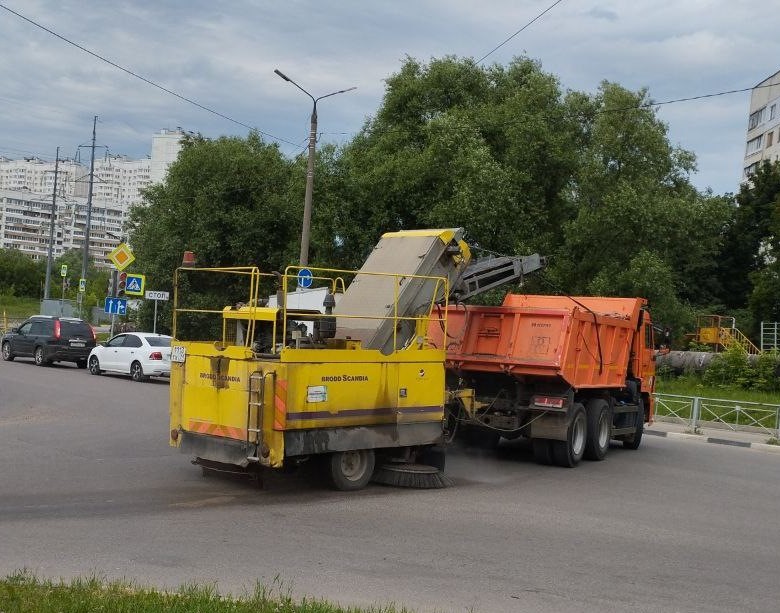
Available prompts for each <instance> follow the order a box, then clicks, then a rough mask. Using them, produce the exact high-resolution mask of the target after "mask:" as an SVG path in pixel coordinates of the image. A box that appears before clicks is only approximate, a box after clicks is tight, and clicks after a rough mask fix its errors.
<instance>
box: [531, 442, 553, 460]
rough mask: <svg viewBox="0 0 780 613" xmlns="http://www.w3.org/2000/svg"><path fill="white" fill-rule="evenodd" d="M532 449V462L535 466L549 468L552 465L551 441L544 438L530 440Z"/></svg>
mask: <svg viewBox="0 0 780 613" xmlns="http://www.w3.org/2000/svg"><path fill="white" fill-rule="evenodd" d="M531 445H532V446H533V448H534V460H535V461H536V463H537V464H544V465H545V466H549V465H550V464H552V463H553V455H552V441H551V440H549V439H546V438H535V439H531Z"/></svg>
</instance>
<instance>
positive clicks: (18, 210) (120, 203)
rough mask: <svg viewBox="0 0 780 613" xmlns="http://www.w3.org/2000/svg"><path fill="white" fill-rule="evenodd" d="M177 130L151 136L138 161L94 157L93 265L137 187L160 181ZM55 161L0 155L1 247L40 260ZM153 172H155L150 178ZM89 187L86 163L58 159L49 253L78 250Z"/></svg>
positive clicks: (113, 240) (177, 145)
mask: <svg viewBox="0 0 780 613" xmlns="http://www.w3.org/2000/svg"><path fill="white" fill-rule="evenodd" d="M183 136H184V133H183V132H182V131H181V130H180V129H177V130H161V131H160V132H159V133H157V134H155V135H154V136H153V137H152V155H151V157H149V158H145V159H142V160H131V159H128V158H127V157H124V156H116V155H112V156H106V157H104V158H100V159H96V160H95V174H94V177H93V186H92V213H91V224H90V232H89V234H90V237H89V251H90V255H91V257H92V258H93V259H94V261H95V263H96V264H97V265H98V266H108V265H109V262H108V260H107V258H106V256H107V255H108V253H110V252H111V251H112V250H113V249H114V248H115V247H116V246H117V245H118V244H119V242H120V240H121V238H122V237H123V236H124V224H125V221H126V220H127V215H128V212H129V210H130V207H131V206H132V205H134V204H141V203H142V202H143V198H142V195H141V190H142V189H143V188H145V187H146V186H148V185H150V184H151V183H154V182H161V181H163V180H164V179H165V173H166V172H167V170H168V166H170V164H171V163H173V162H174V161H175V160H176V157H177V156H178V153H179V150H180V149H181V138H182V137H183ZM54 167H55V163H54V162H44V161H42V160H39V159H37V158H26V159H22V160H10V159H7V158H2V157H0V248H3V249H18V250H19V251H22V252H23V253H26V254H27V255H29V256H31V257H32V258H33V259H36V260H38V259H45V258H46V257H47V253H48V247H49V232H50V225H51V218H52V210H51V209H52V196H53V192H54ZM152 175H154V176H152ZM88 191H89V166H88V165H87V166H85V165H83V164H79V163H77V162H75V161H73V160H60V163H59V167H58V177H57V204H56V211H55V213H54V241H53V253H54V256H55V257H57V256H59V255H61V254H62V253H63V252H64V251H67V250H69V249H74V248H77V249H83V246H84V234H85V232H84V229H85V225H86V216H87V192H88Z"/></svg>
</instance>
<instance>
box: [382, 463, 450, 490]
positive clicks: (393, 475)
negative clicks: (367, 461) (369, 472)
mask: <svg viewBox="0 0 780 613" xmlns="http://www.w3.org/2000/svg"><path fill="white" fill-rule="evenodd" d="M371 480H372V481H373V482H374V483H382V484H384V485H393V486H395V487H411V488H416V489H440V488H443V487H450V486H451V485H453V483H452V480H451V479H450V478H449V477H447V476H446V475H445V474H444V473H442V472H441V471H440V470H439V469H438V468H436V467H435V466H428V465H427V464H410V463H405V462H404V463H401V462H390V463H388V464H383V465H382V466H380V467H379V468H377V469H376V471H374V476H373V477H372V478H371Z"/></svg>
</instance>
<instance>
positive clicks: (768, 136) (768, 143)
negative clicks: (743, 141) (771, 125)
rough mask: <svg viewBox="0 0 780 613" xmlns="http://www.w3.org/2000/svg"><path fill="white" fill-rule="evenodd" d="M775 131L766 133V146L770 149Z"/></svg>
mask: <svg viewBox="0 0 780 613" xmlns="http://www.w3.org/2000/svg"><path fill="white" fill-rule="evenodd" d="M774 136H775V133H774V132H767V133H766V148H767V149H769V147H771V146H772V139H773V138H774Z"/></svg>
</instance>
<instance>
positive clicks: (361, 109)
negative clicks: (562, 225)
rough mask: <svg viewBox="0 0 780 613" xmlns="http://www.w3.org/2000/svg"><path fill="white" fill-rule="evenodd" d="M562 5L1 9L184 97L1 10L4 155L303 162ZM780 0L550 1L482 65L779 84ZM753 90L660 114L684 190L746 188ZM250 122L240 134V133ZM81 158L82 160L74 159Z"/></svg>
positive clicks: (73, 2)
mask: <svg viewBox="0 0 780 613" xmlns="http://www.w3.org/2000/svg"><path fill="white" fill-rule="evenodd" d="M553 2H554V0H483V1H481V2H475V1H473V0H416V1H414V2H411V1H407V0H371V1H366V0H340V1H338V2H334V1H332V0H284V1H272V0H265V1H264V0H230V1H228V0H209V1H206V0H132V1H130V0H112V1H111V2H106V1H105V0H0V6H5V7H7V8H9V9H11V10H13V11H16V12H18V13H20V14H22V15H24V16H25V17H27V18H28V19H30V20H32V21H35V22H37V23H39V24H40V25H42V26H44V27H46V28H48V29H49V30H52V31H53V32H56V33H57V34H59V35H60V36H62V37H64V38H67V39H69V40H71V41H73V42H74V43H77V44H79V45H81V46H82V47H85V48H87V49H89V50H90V51H92V52H94V53H96V54H98V55H100V56H103V57H104V58H106V59H109V60H110V61H112V62H114V63H116V64H119V65H121V66H122V67H124V68H127V69H129V70H130V71H132V72H134V73H136V74H138V75H140V76H142V77H144V78H146V79H148V80H150V81H153V82H155V83H157V84H159V85H162V86H164V87H165V88H167V89H169V90H172V91H174V92H176V93H177V94H179V95H181V96H183V97H185V98H189V99H191V100H193V101H195V102H197V103H198V104H200V105H202V106H205V107H208V108H209V109H212V110H214V111H216V112H217V113H220V114H221V115H224V116H227V117H229V118H231V119H233V120H235V121H237V122H239V123H235V122H233V121H230V120H228V119H225V118H224V117H220V116H218V115H216V114H214V113H211V112H208V111H206V110H203V109H202V108H199V107H197V106H195V105H193V104H190V103H188V102H185V101H184V100H181V99H180V98H177V97H175V96H173V95H171V94H169V93H166V92H163V91H161V90H160V89H157V88H155V87H153V86H151V85H149V84H147V83H145V82H143V81H141V80H139V79H137V78H135V77H133V76H130V75H128V74H127V73H125V72H122V71H121V70H118V69H117V68H114V67H112V66H110V65H108V64H107V63H104V62H103V61H100V60H99V59H97V58H95V57H93V56H91V55H89V54H87V53H86V52H84V51H82V50H80V49H78V48H76V47H74V46H72V45H70V44H68V43H66V42H64V41H63V40H61V39H59V38H57V37H56V36H54V35H53V34H51V33H48V32H45V31H43V30H41V29H39V28H38V27H36V26H34V25H32V24H31V23H29V22H27V21H24V20H23V19H21V18H20V17H18V16H16V15H13V14H11V13H9V12H8V11H6V10H4V9H3V8H1V7H0V156H5V157H10V158H21V157H25V156H33V155H35V156H38V157H41V158H43V159H49V160H53V159H54V157H55V150H56V148H57V146H60V147H61V152H62V155H64V156H65V157H73V156H74V155H75V154H76V151H77V150H78V148H79V146H80V145H87V144H89V141H90V139H91V133H92V118H93V116H95V115H97V116H98V117H99V120H98V124H97V143H98V145H101V146H102V147H101V149H99V150H98V155H100V154H101V153H102V152H105V151H110V153H112V154H118V155H127V156H130V157H131V158H141V157H144V156H146V155H149V153H150V149H151V138H152V135H153V134H154V133H155V132H158V131H159V130H160V129H163V128H167V129H175V128H177V127H181V128H182V129H183V130H185V131H192V132H199V133H201V134H203V135H204V136H207V137H214V138H216V137H219V136H222V135H240V136H245V135H246V134H247V133H248V128H247V127H245V126H252V127H254V128H257V129H258V130H260V131H261V133H263V134H264V138H265V139H266V140H268V141H270V142H278V143H279V145H280V148H281V150H282V151H283V152H284V153H285V154H286V155H289V156H293V155H297V154H299V153H301V152H304V151H305V147H306V141H307V138H308V127H309V116H310V113H311V107H312V103H311V100H310V99H309V98H308V97H307V96H306V95H305V94H304V93H303V92H301V91H300V90H298V89H296V88H295V87H294V86H293V85H292V84H290V83H287V82H285V81H283V80H282V79H281V78H279V77H278V76H277V75H276V74H274V69H278V70H280V71H282V72H283V73H285V74H286V75H287V76H288V77H290V78H291V79H293V80H294V81H296V83H298V84H299V85H300V86H301V87H303V88H304V89H306V90H307V91H309V92H311V93H312V94H313V95H314V96H315V97H317V96H320V95H323V94H327V93H330V92H333V91H336V90H340V89H346V88H349V87H356V88H357V89H356V90H355V91H352V92H348V93H344V94H339V95H337V96H333V97H330V98H327V99H325V100H322V101H321V102H319V103H318V107H317V108H318V119H319V132H320V140H319V143H326V142H334V143H342V142H344V141H346V140H349V139H350V138H351V137H353V136H354V135H355V134H356V133H357V132H358V131H359V130H360V128H361V127H362V126H363V124H364V122H365V121H366V119H367V118H369V117H371V116H373V115H374V114H375V113H376V111H377V109H378V108H379V107H380V105H381V103H382V97H383V95H384V85H385V79H386V78H387V77H389V76H390V75H392V74H394V73H396V72H397V71H398V70H399V69H400V68H401V65H402V63H403V61H404V59H405V58H406V57H407V56H410V57H413V58H415V59H417V60H419V61H422V62H427V61H429V60H430V59H431V58H439V57H443V56H445V55H455V56H458V57H473V58H475V59H479V58H481V57H483V56H484V55H486V54H488V53H489V52H490V51H492V50H493V49H494V48H495V47H496V46H498V45H499V44H500V43H502V42H503V41H505V40H506V39H507V38H509V37H510V36H512V35H513V34H515V33H516V32H517V31H518V30H520V29H521V28H523V26H525V25H526V24H528V23H529V22H530V21H531V20H532V19H534V18H535V17H537V16H538V15H539V14H540V13H542V12H543V11H544V10H545V9H547V8H548V7H550V6H551V5H552V4H553ZM773 4H777V5H780V0H770V1H769V2H763V3H756V2H748V1H746V0H652V1H651V0H631V1H626V0H600V1H599V0H560V1H559V2H558V3H557V4H556V5H555V6H554V7H553V8H551V9H550V10H549V11H548V12H546V13H545V14H544V15H543V16H541V17H540V18H539V19H538V20H537V21H535V22H534V23H532V24H531V25H529V26H528V27H527V28H525V29H524V30H523V31H522V32H520V33H519V34H517V35H516V36H514V37H513V38H512V39H511V40H509V41H508V42H507V43H506V44H504V45H503V46H502V47H500V48H499V49H498V50H496V51H495V52H493V53H492V54H490V55H489V57H487V59H485V60H484V62H483V64H486V65H487V64H491V63H499V64H502V65H506V64H507V63H508V62H509V61H510V60H511V59H512V58H513V57H516V56H521V55H526V56H528V57H531V58H534V59H536V60H538V61H540V62H541V65H542V68H543V70H545V71H546V72H549V73H552V74H554V75H556V76H557V78H558V79H559V81H560V83H561V87H562V88H563V89H564V90H566V89H572V90H579V91H585V92H589V93H593V92H595V91H596V90H597V88H598V86H599V84H600V83H601V81H603V80H609V81H613V82H616V83H619V84H621V85H623V86H624V87H626V88H629V89H632V90H637V89H640V88H647V89H648V90H649V95H650V97H651V98H652V99H653V100H654V101H657V102H661V101H667V100H673V99H678V98H688V97H693V96H700V95H703V94H714V93H718V92H722V91H727V90H735V89H744V88H751V87H753V86H754V85H756V84H757V83H759V82H760V81H762V80H764V79H765V78H767V77H768V76H770V75H772V74H774V73H775V72H777V71H778V70H780V35H778V28H777V24H778V21H777V19H776V16H777V14H778V12H777V10H776V9H777V8H780V6H775V7H774V9H773V8H772V6H771V5H773ZM749 102H750V94H749V92H742V93H735V94H730V95H723V96H717V97H711V98H705V99H701V100H694V101H688V102H679V103H675V104H668V105H662V106H660V107H658V108H659V110H658V116H659V117H660V119H661V120H662V121H664V122H665V123H666V124H667V125H668V126H669V138H670V141H671V142H672V144H674V145H677V146H680V147H682V148H684V149H687V150H690V151H692V152H693V153H695V154H696V157H697V160H698V171H697V172H696V174H694V175H693V176H692V181H693V183H694V185H695V186H696V187H697V188H699V189H701V190H706V189H711V190H712V191H713V192H714V193H716V194H722V193H726V192H735V191H737V190H738V185H739V180H740V177H741V173H742V161H743V158H744V152H745V134H746V130H747V117H748V108H749ZM240 124H244V125H240ZM81 155H82V160H88V151H87V150H86V149H83V148H82V149H81Z"/></svg>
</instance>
